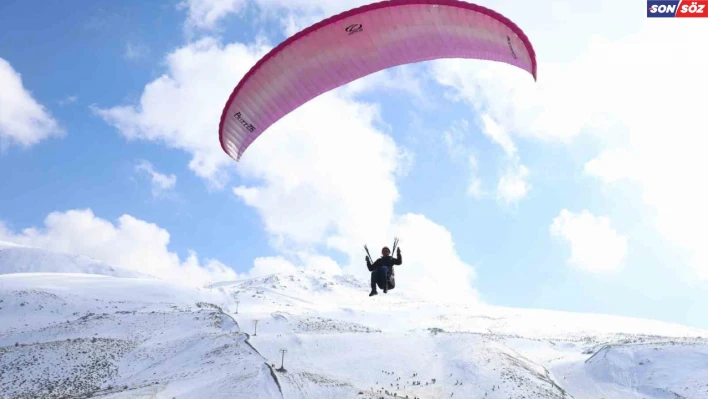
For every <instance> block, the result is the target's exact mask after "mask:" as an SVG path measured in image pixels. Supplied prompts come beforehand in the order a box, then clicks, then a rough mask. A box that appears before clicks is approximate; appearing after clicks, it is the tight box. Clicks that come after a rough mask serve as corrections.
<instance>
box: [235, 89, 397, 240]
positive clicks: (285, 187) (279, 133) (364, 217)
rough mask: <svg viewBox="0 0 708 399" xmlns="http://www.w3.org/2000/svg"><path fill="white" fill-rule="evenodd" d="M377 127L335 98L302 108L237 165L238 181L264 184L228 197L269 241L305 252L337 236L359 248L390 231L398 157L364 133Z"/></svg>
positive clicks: (368, 113)
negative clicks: (248, 211)
mask: <svg viewBox="0 0 708 399" xmlns="http://www.w3.org/2000/svg"><path fill="white" fill-rule="evenodd" d="M378 119H379V116H378V108H377V107H375V106H373V105H369V104H363V103H358V102H355V101H352V100H349V99H345V98H342V97H341V96H340V95H338V94H337V93H335V92H330V93H326V94H324V95H322V96H320V97H318V98H316V99H315V100H313V101H311V102H308V103H307V104H305V105H303V106H302V107H301V108H299V109H298V110H296V111H295V112H293V113H290V114H289V115H287V116H285V117H284V118H283V119H282V120H280V121H279V122H278V123H276V124H275V125H273V126H272V127H271V128H270V130H269V132H267V133H266V134H264V135H263V136H261V137H259V139H258V140H256V141H255V142H254V144H253V145H252V146H251V147H250V148H249V154H246V155H244V157H243V158H242V159H241V162H240V163H239V171H240V173H241V174H243V175H244V176H245V177H247V178H257V179H259V180H263V181H264V184H263V185H260V186H256V187H246V186H241V187H237V188H236V189H235V190H234V193H235V194H236V195H237V196H238V197H240V198H241V199H242V200H243V201H244V202H245V203H246V204H248V205H251V206H253V207H255V208H256V209H258V210H259V212H260V214H261V215H262V217H263V219H264V221H265V224H266V229H267V230H268V231H269V232H271V233H273V234H275V235H284V236H286V237H288V238H290V239H292V240H293V241H294V242H297V243H300V244H312V243H316V242H321V241H322V240H323V239H324V238H325V237H326V236H327V235H328V233H330V232H331V231H337V232H339V234H341V235H343V236H347V237H351V238H355V239H356V240H355V241H354V242H357V243H360V242H361V240H362V239H363V238H364V237H365V236H367V235H368V234H367V232H373V231H378V230H381V229H382V228H385V227H386V226H387V225H388V224H389V223H390V221H391V216H392V212H393V205H394V203H395V201H396V200H397V199H398V190H397V188H396V182H395V177H396V170H397V168H398V163H399V160H400V157H401V153H400V152H399V151H398V150H397V148H396V145H395V143H394V141H393V140H392V139H391V138H390V137H389V136H386V135H383V134H382V133H380V132H379V131H377V130H376V129H375V128H374V127H373V126H372V125H373V124H374V123H375V122H376V121H377V120H378ZM302 215H308V216H307V218H306V219H303V217H302ZM356 245H357V246H360V245H359V244H356Z"/></svg>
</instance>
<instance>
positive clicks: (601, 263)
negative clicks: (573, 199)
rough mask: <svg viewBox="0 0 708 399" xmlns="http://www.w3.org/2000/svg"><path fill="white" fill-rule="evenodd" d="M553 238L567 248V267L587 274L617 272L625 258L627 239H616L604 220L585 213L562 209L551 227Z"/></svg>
mask: <svg viewBox="0 0 708 399" xmlns="http://www.w3.org/2000/svg"><path fill="white" fill-rule="evenodd" d="M550 232H551V234H552V235H553V236H557V237H561V238H563V239H565V240H566V241H567V242H568V244H570V251H571V255H570V259H569V263H570V265H572V266H574V267H576V268H579V269H582V270H586V271H589V272H610V271H615V270H617V269H619V268H620V267H621V266H622V263H623V262H624V260H625V258H626V256H627V238H626V237H624V236H621V235H619V234H618V233H617V232H616V231H615V230H614V229H613V228H612V227H611V226H610V220H609V219H608V218H607V217H602V216H601V217H598V216H594V215H593V214H592V213H590V212H589V211H587V210H583V211H582V212H580V213H573V212H570V211H568V210H567V209H563V210H562V211H561V212H560V214H559V215H558V216H557V217H555V218H554V219H553V223H552V224H551V226H550Z"/></svg>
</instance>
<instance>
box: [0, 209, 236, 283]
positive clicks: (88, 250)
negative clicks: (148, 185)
mask: <svg viewBox="0 0 708 399" xmlns="http://www.w3.org/2000/svg"><path fill="white" fill-rule="evenodd" d="M0 240H2V241H9V242H14V243H17V244H21V245H28V246H33V247H38V248H44V249H47V250H52V251H60V252H67V253H75V254H80V255H86V256H90V257H92V258H95V259H98V260H101V261H104V262H106V263H108V264H112V265H115V266H118V267H122V268H124V269H128V270H135V271H139V272H142V273H146V274H149V275H153V276H155V277H158V278H161V279H163V280H168V281H171V282H175V283H179V284H184V285H197V286H202V285H205V284H209V283H212V282H216V281H224V280H234V279H235V278H236V273H235V272H234V271H233V270H232V269H231V268H229V267H227V266H225V265H224V264H222V263H221V262H219V261H217V260H207V261H205V262H200V261H199V259H198V258H197V255H196V254H195V253H194V252H193V251H190V252H189V256H188V257H187V259H185V260H181V259H180V258H179V256H178V255H177V254H175V253H173V252H170V251H169V250H168V248H167V245H168V244H169V241H170V234H169V233H168V232H167V231H166V230H164V229H162V228H160V227H159V226H157V225H155V224H152V223H148V222H146V221H143V220H140V219H136V218H135V217H133V216H130V215H123V216H121V217H120V218H118V223H117V224H116V225H114V224H113V223H111V222H110V221H108V220H105V219H101V218H99V217H97V216H95V215H94V214H93V212H92V211H91V210H88V209H86V210H71V211H68V212H52V213H50V214H49V215H48V216H47V217H46V218H45V220H44V227H43V228H26V229H23V230H22V231H21V232H13V231H11V230H9V229H7V228H6V227H5V226H4V225H3V224H2V223H0Z"/></svg>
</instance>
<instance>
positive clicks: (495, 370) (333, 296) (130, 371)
mask: <svg viewBox="0 0 708 399" xmlns="http://www.w3.org/2000/svg"><path fill="white" fill-rule="evenodd" d="M18 248H19V250H20V251H21V252H17V253H14V254H13V253H8V251H15V250H17V248H15V247H12V246H8V245H4V246H0V249H1V250H2V252H3V253H4V255H3V256H0V270H4V271H11V272H12V274H0V321H1V322H0V399H10V398H12V399H25V398H57V399H58V398H89V397H92V398H112V399H123V398H126V399H127V398H168V399H169V398H288V399H290V398H293V399H298V398H308V399H309V398H311V399H322V398H352V399H353V398H360V399H374V398H376V399H379V398H386V399H390V398H406V397H407V398H409V399H414V398H420V399H434V398H435V399H442V398H465V399H466V398H486V399H509V398H520V399H521V398H523V399H535V398H538V399H541V398H547V399H561V398H564V399H570V398H575V399H590V398H592V399H598V398H603V399H640V398H641V399H668V398H671V399H680V398H691V399H693V398H698V399H700V398H708V340H706V338H705V337H708V332H706V331H703V330H698V329H693V328H689V327H684V326H680V325H674V324H669V323H663V322H657V321H650V320H642V319H632V318H626V317H617V316H605V315H592V314H576V313H569V312H556V311H545V310H529V309H524V310H521V309H510V308H502V307H494V306H486V305H478V304H466V303H462V304H446V303H433V302H425V301H420V300H418V299H415V298H409V297H407V296H406V293H405V290H404V289H403V288H402V287H397V288H396V289H395V290H392V291H390V292H389V294H386V295H384V294H380V295H378V296H376V297H373V298H369V297H368V296H367V294H368V285H367V284H366V283H365V282H360V281H358V280H356V279H355V278H353V277H351V276H331V275H327V274H325V273H323V272H312V271H300V272H299V273H297V274H295V275H273V276H266V277H262V278H253V279H249V280H243V281H235V282H223V283H218V284H213V285H211V286H210V287H207V288H204V289H192V288H185V287H177V286H174V285H170V284H167V283H165V282H161V281H159V280H156V279H151V278H136V277H134V276H132V275H129V274H121V273H120V272H119V271H116V269H115V268H111V267H110V266H107V265H102V266H101V267H100V268H97V267H96V264H97V263H96V261H93V260H91V259H89V258H77V257H74V258H71V259H69V260H68V261H70V267H63V266H62V265H57V264H52V265H51V267H49V270H51V271H52V272H53V273H43V272H41V271H42V270H41V267H39V268H38V267H35V266H36V265H47V264H48V263H47V262H49V261H47V259H51V260H52V261H53V262H64V261H67V258H66V257H65V256H57V255H56V254H52V253H49V254H47V253H44V252H42V251H41V250H34V249H32V250H31V251H30V250H28V249H27V248H26V247H18ZM33 257H38V258H39V259H40V260H39V261H34V260H33ZM8 260H12V262H14V263H13V265H12V266H7V265H5V264H3V263H1V262H7V261H8ZM18 262H19V263H20V264H18ZM22 262H25V263H24V264H23V263H22ZM50 263H51V262H50ZM27 264H30V265H35V266H31V267H30V266H27ZM28 271H31V272H36V273H31V272H28ZM57 271H59V272H57ZM87 273H88V274H87ZM236 301H238V305H237V303H236ZM237 306H238V311H236V309H237ZM255 320H258V324H257V325H256V323H255ZM281 349H286V350H287V353H286V354H285V359H284V363H283V365H284V370H283V369H281V361H282V354H281V352H280V350H281Z"/></svg>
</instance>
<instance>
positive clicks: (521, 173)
mask: <svg viewBox="0 0 708 399" xmlns="http://www.w3.org/2000/svg"><path fill="white" fill-rule="evenodd" d="M528 177H529V170H528V168H526V167H525V166H524V165H520V164H514V165H511V166H509V167H507V169H506V170H505V171H504V173H503V174H502V175H501V177H500V178H499V183H498V184H497V198H498V199H499V200H500V201H502V202H504V203H505V204H506V205H512V204H516V203H518V202H519V201H521V200H522V199H523V198H525V197H526V195H528V193H529V191H531V188H532V187H533V186H532V185H531V183H529V182H528V181H527V179H528Z"/></svg>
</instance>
